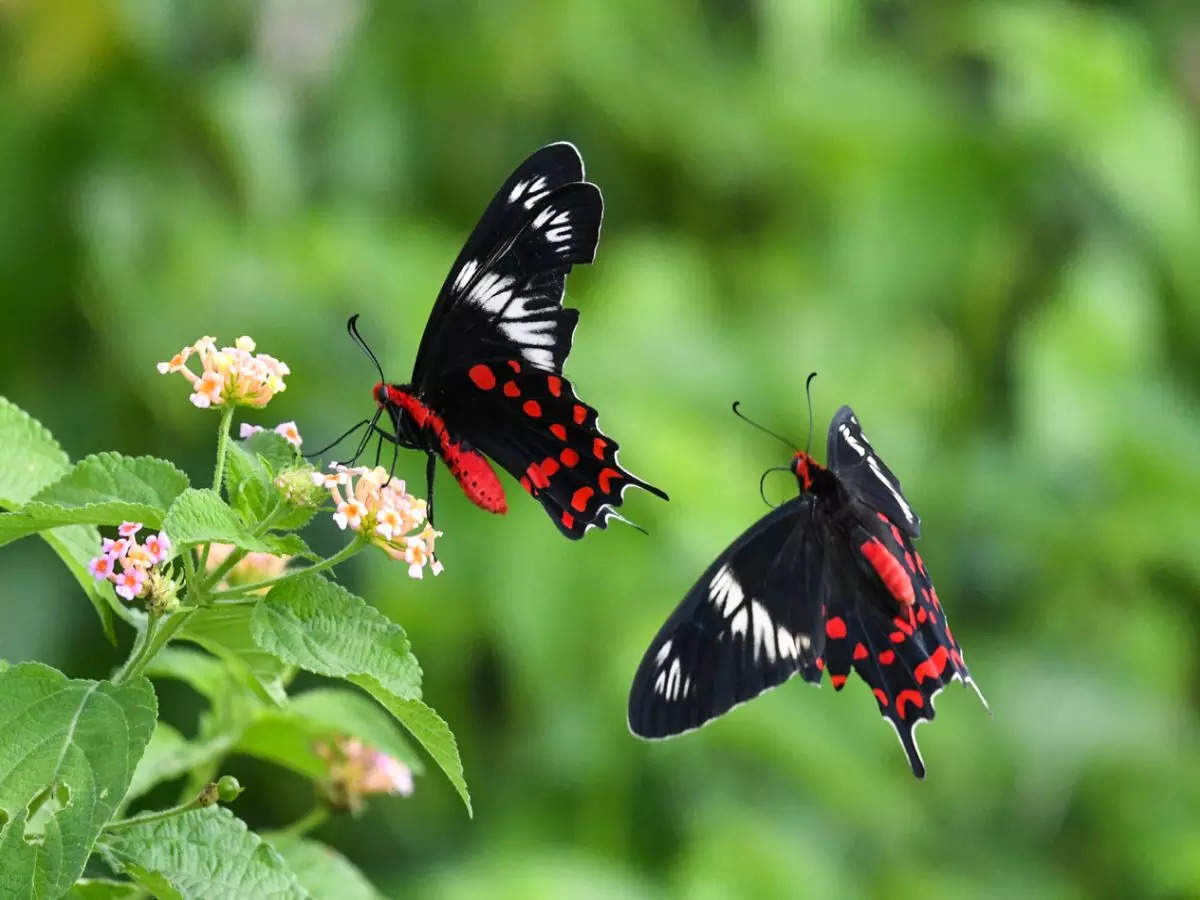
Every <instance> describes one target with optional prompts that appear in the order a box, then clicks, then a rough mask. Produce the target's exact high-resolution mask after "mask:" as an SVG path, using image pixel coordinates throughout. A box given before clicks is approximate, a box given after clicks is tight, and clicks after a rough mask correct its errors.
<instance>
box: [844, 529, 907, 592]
mask: <svg viewBox="0 0 1200 900" xmlns="http://www.w3.org/2000/svg"><path fill="white" fill-rule="evenodd" d="M858 550H859V552H860V553H862V555H863V556H865V557H866V558H867V562H869V563H870V564H871V568H873V569H874V570H875V573H876V574H877V575H878V576H879V579H880V580H881V581H882V582H883V584H884V587H886V588H887V589H888V591H889V592H890V593H891V595H892V596H893V597H895V598H896V599H897V600H898V601H899V602H900V603H902V604H904V605H905V606H912V604H913V601H914V600H915V599H916V598H915V597H914V595H913V586H912V579H911V578H909V577H908V573H907V572H905V571H904V566H902V565H900V563H899V562H897V561H896V557H894V556H892V554H891V553H889V552H888V549H887V547H885V546H884V545H883V543H882V542H881V541H880V540H879V538H874V537H873V538H871V539H870V540H869V541H863V543H862V544H861V545H860V546H859V548H858Z"/></svg>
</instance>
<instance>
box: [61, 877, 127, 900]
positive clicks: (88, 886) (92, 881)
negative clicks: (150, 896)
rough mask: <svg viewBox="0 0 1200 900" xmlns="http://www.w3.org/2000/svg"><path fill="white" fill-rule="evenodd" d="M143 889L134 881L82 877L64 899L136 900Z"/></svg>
mask: <svg viewBox="0 0 1200 900" xmlns="http://www.w3.org/2000/svg"><path fill="white" fill-rule="evenodd" d="M141 896H143V893H142V889H141V888H140V887H138V886H137V885H136V884H134V883H133V882H132V881H111V880H110V879H107V878H80V879H79V880H78V881H77V882H75V884H74V885H72V887H71V890H69V891H67V893H66V895H65V896H64V897H63V900H136V898H138V897H141Z"/></svg>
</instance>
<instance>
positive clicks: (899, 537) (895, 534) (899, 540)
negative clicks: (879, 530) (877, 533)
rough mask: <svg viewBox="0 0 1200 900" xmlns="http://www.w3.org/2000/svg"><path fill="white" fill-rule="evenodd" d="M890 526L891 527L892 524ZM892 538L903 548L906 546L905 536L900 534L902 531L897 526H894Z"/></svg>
mask: <svg viewBox="0 0 1200 900" xmlns="http://www.w3.org/2000/svg"><path fill="white" fill-rule="evenodd" d="M888 524H889V525H891V523H890V522H889V523H888ZM892 537H894V538H895V539H896V543H897V544H899V545H900V546H901V547H903V546H904V536H903V535H901V534H900V529H899V528H897V527H896V526H895V525H892Z"/></svg>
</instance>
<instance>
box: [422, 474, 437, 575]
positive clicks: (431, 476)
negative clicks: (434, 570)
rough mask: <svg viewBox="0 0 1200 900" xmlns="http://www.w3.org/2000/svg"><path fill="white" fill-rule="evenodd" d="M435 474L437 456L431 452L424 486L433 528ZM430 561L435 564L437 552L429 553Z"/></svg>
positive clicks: (430, 524) (430, 523)
mask: <svg viewBox="0 0 1200 900" xmlns="http://www.w3.org/2000/svg"><path fill="white" fill-rule="evenodd" d="M436 475H437V457H436V456H434V455H433V454H432V453H430V454H428V455H427V457H426V461H425V486H426V494H427V496H426V500H425V503H426V504H427V505H426V509H427V510H428V512H429V516H428V518H429V527H430V528H434V527H435V526H434V524H433V479H434V477H435V476H436ZM429 556H430V558H431V559H432V561H433V562H434V563H435V564H436V563H437V561H438V558H437V553H431V554H429Z"/></svg>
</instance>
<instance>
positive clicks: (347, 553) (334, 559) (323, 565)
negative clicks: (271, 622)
mask: <svg viewBox="0 0 1200 900" xmlns="http://www.w3.org/2000/svg"><path fill="white" fill-rule="evenodd" d="M366 545H367V541H366V539H364V538H363V537H362V536H361V535H355V537H354V540H352V541H351V542H350V543H348V544H347V545H346V546H345V547H343V548H342V549H341V550H339V551H338V552H337V553H335V554H333V556H330V557H328V558H326V559H323V560H321V561H320V562H318V563H313V564H312V565H311V566H306V567H304V568H303V569H292V570H291V571H290V572H285V573H284V574H282V575H280V576H279V577H278V578H268V579H267V580H266V581H256V582H254V583H253V584H239V585H237V586H236V587H231V588H229V589H227V590H224V591H214V592H213V593H212V594H211V595H210V596H211V597H213V599H217V598H228V597H237V596H240V595H242V594H248V593H250V592H251V591H259V590H262V589H263V588H270V587H274V586H275V585H277V584H282V583H283V582H285V581H290V580H291V579H293V578H299V577H300V576H301V575H312V574H314V573H316V572H323V571H324V570H325V569H331V568H333V567H334V566H336V565H339V564H341V563H343V562H345V561H346V560H348V559H349V558H350V557H352V556H353V555H354V554H355V553H357V552H358V551H359V550H361V549H362V548H363V547H365V546H366Z"/></svg>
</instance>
